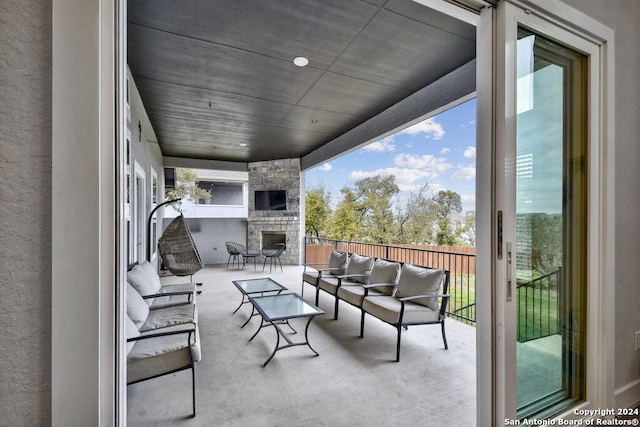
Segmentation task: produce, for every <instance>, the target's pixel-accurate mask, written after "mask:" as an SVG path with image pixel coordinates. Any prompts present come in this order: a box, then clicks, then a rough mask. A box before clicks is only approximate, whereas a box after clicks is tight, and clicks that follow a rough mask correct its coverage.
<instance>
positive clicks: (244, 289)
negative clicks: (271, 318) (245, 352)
mask: <svg viewBox="0 0 640 427" xmlns="http://www.w3.org/2000/svg"><path fill="white" fill-rule="evenodd" d="M233 284H234V285H235V286H236V288H238V290H239V291H240V292H241V293H242V301H241V302H240V305H239V306H238V308H236V309H235V310H234V312H233V313H234V314H235V313H236V311H238V310H240V307H242V304H246V303H248V302H249V300H248V299H246V297H248V296H249V295H252V294H261V295H264V294H265V293H270V292H275V293H277V294H279V293H280V292H282V291H286V290H287V288H285V287H284V286H282V285H281V284H280V283H278V282H276V281H275V280H273V279H271V278H269V277H263V278H260V279H247V280H234V281H233ZM255 314H256V313H255V306H254V307H253V308H252V309H251V315H249V318H248V319H247V321H246V322H244V324H243V325H242V326H241V327H242V328H244V327H245V325H246V324H247V323H249V320H251V318H252V317H253V316H254V315H255Z"/></svg>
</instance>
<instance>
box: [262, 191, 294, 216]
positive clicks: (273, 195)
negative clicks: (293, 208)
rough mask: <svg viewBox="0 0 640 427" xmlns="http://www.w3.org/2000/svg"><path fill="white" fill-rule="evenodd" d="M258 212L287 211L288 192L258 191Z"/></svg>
mask: <svg viewBox="0 0 640 427" xmlns="http://www.w3.org/2000/svg"><path fill="white" fill-rule="evenodd" d="M255 193H256V210H257V211H285V210H287V192H286V191H285V190H266V191H256V192H255Z"/></svg>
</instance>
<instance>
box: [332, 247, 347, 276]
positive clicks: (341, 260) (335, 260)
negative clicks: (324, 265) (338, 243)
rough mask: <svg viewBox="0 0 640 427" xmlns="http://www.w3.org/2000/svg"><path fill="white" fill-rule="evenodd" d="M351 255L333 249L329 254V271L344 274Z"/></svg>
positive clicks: (338, 274) (339, 274)
mask: <svg viewBox="0 0 640 427" xmlns="http://www.w3.org/2000/svg"><path fill="white" fill-rule="evenodd" d="M348 262H349V255H348V254H347V253H346V252H340V251H336V250H334V251H331V255H330V256H329V269H330V270H329V273H331V274H333V275H335V276H342V275H343V274H345V273H346V272H347V263H348Z"/></svg>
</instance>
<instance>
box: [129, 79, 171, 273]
mask: <svg viewBox="0 0 640 427" xmlns="http://www.w3.org/2000/svg"><path fill="white" fill-rule="evenodd" d="M127 77H128V78H129V93H130V96H129V98H130V100H129V103H130V107H131V114H130V115H129V117H128V119H127V129H128V130H129V132H130V147H131V158H132V160H133V161H132V163H131V167H132V170H131V176H132V177H135V169H134V165H135V162H137V163H138V164H139V165H140V166H141V167H142V169H144V179H145V194H146V197H145V201H146V202H145V206H144V212H145V218H146V217H148V214H149V213H150V212H151V210H152V209H153V206H152V203H151V201H152V199H151V196H150V191H151V179H152V174H151V169H152V168H153V170H154V171H155V172H156V174H157V176H158V203H162V202H163V201H164V167H163V165H162V151H160V146H159V145H158V138H157V136H156V133H155V131H154V130H153V127H152V126H151V121H150V120H149V116H148V115H147V111H146V109H145V107H144V104H143V103H142V98H141V97H140V92H138V88H137V86H136V84H135V81H134V80H133V77H132V76H131V72H130V71H129V70H127ZM134 179H135V178H132V183H131V185H132V186H133V182H134V181H133V180H134ZM163 213H164V208H160V209H159V210H158V212H157V218H158V223H157V226H156V233H157V237H158V238H159V237H160V236H161V235H162V215H163ZM132 215H133V213H132ZM144 229H145V232H146V230H147V225H146V219H145V225H144ZM149 244H150V243H149V238H148V237H146V238H145V245H149ZM153 246H154V247H152V248H151V254H152V257H153V254H154V252H156V251H155V250H154V249H155V247H156V245H153ZM145 248H146V246H145ZM144 253H145V257H146V250H145V251H144ZM155 258H157V254H156V255H155V257H154V258H152V260H151V261H155Z"/></svg>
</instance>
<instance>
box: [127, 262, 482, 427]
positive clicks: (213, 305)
mask: <svg viewBox="0 0 640 427" xmlns="http://www.w3.org/2000/svg"><path fill="white" fill-rule="evenodd" d="M261 270H262V266H261V265H259V266H258V268H257V271H254V268H253V265H247V267H246V269H245V270H237V269H236V270H234V269H226V268H225V266H224V265H221V266H207V267H206V268H205V269H203V270H201V271H200V272H198V273H197V274H196V275H195V277H194V281H198V282H203V283H204V285H203V286H202V291H203V293H202V294H201V295H199V296H198V298H197V304H198V311H199V327H200V334H201V345H202V354H203V357H202V360H201V361H200V362H198V363H197V364H196V398H197V405H198V407H197V411H198V413H197V417H196V418H195V419H191V418H188V415H189V414H190V412H191V375H190V371H182V372H178V373H175V374H171V375H167V376H164V377H160V378H156V379H153V380H149V381H145V382H142V383H138V384H133V385H130V386H128V387H127V392H128V424H129V425H130V426H165V425H184V426H187V425H188V426H347V425H348V426H398V425H429V426H451V425H457V426H474V425H475V418H476V417H475V413H476V362H475V352H476V346H475V341H476V338H475V328H474V327H471V326H468V325H465V324H462V323H460V322H457V321H455V320H452V319H448V320H447V325H446V330H447V339H448V342H449V349H448V350H445V349H444V347H443V343H442V337H441V334H440V327H439V326H438V325H435V326H434V325H425V326H415V327H410V328H409V329H408V330H406V331H403V334H402V349H401V361H400V362H399V363H396V362H394V359H395V343H396V331H395V329H394V328H393V327H391V326H389V325H387V324H385V323H382V322H381V321H378V320H377V319H374V318H372V317H369V316H367V318H366V325H365V336H364V338H359V337H358V334H359V325H360V311H359V310H358V309H356V308H355V307H352V306H350V305H349V304H346V303H341V304H340V318H339V320H337V321H336V320H333V319H332V313H333V298H332V297H330V296H328V295H327V294H325V293H323V292H321V293H320V303H319V306H320V308H322V309H323V310H324V311H325V312H327V314H325V315H322V316H318V317H316V318H315V319H314V320H313V321H312V323H311V325H310V327H309V341H310V343H311V345H312V346H313V348H314V349H315V350H316V351H318V353H319V354H320V356H319V357H315V356H314V355H313V352H311V350H310V349H309V348H308V347H306V346H299V347H294V348H289V349H285V350H282V351H278V352H277V353H276V355H275V357H274V358H273V360H272V361H271V362H270V363H269V364H268V365H267V366H266V367H265V368H262V367H261V365H262V363H263V362H264V361H265V360H266V358H267V357H268V356H269V355H270V354H271V351H272V350H273V347H274V345H275V341H276V336H275V331H274V330H273V328H268V329H265V330H263V331H261V332H260V333H259V334H258V335H257V336H256V338H255V339H254V340H253V341H251V342H249V341H248V340H249V338H250V337H251V336H252V335H253V334H254V332H255V331H256V330H257V328H258V326H259V324H260V318H259V317H255V318H254V319H252V320H251V321H250V322H249V323H248V325H247V326H246V327H245V328H241V325H242V324H243V323H244V322H245V320H247V318H248V315H249V313H250V311H251V307H250V305H249V304H247V305H245V306H243V307H242V308H240V310H238V312H237V313H236V314H232V312H233V310H235V309H236V307H237V306H238V304H239V303H240V301H241V299H242V298H241V294H240V292H239V291H238V290H237V289H236V288H235V286H234V285H233V283H232V280H237V279H250V278H259V277H271V278H273V279H274V280H276V281H278V282H279V283H281V284H282V285H284V286H286V287H287V288H288V292H295V293H298V294H301V277H302V267H301V266H288V265H285V266H284V271H283V272H282V271H280V269H279V268H278V269H277V270H275V271H273V272H272V273H271V274H269V266H268V265H267V268H266V271H265V272H264V273H263V272H262V271H261ZM181 281H184V279H183V278H177V277H165V278H163V282H164V283H176V282H181ZM304 298H305V300H307V301H308V302H311V303H313V302H314V300H315V294H314V288H313V287H311V286H310V285H305V289H304ZM293 324H294V327H295V328H296V329H297V330H298V331H301V332H303V331H304V324H305V321H304V320H301V319H298V321H297V322H295V323H293ZM298 326H299V327H298ZM294 338H295V336H294Z"/></svg>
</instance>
